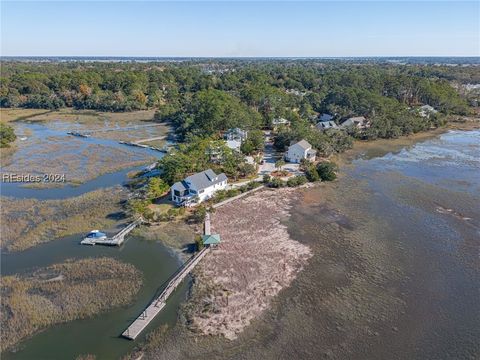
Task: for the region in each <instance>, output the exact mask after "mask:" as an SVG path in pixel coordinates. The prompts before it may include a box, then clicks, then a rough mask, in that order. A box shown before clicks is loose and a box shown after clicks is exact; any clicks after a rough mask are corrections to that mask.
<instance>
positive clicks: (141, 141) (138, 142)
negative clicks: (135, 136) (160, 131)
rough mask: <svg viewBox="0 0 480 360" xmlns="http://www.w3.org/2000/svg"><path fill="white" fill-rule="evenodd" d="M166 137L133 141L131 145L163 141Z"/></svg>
mask: <svg viewBox="0 0 480 360" xmlns="http://www.w3.org/2000/svg"><path fill="white" fill-rule="evenodd" d="M166 137H167V135H163V136H157V137H151V138H148V139H140V140H135V141H133V143H135V144H141V143H146V142H149V141H155V140H163V139H165V138H166Z"/></svg>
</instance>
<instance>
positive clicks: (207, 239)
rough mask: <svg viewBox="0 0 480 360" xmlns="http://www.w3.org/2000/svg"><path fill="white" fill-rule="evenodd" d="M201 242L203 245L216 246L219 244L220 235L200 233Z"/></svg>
mask: <svg viewBox="0 0 480 360" xmlns="http://www.w3.org/2000/svg"><path fill="white" fill-rule="evenodd" d="M202 243H203V245H205V246H207V245H208V246H218V244H220V235H219V234H213V235H202Z"/></svg>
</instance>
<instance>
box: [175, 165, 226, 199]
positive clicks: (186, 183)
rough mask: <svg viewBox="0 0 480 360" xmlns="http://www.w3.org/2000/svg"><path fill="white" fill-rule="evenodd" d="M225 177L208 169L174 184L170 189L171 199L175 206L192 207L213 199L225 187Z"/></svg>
mask: <svg viewBox="0 0 480 360" xmlns="http://www.w3.org/2000/svg"><path fill="white" fill-rule="evenodd" d="M227 182H228V179H227V176H226V175H225V174H224V173H221V174H219V175H217V174H215V172H214V171H213V170H212V169H208V170H205V171H202V172H199V173H196V174H193V175H190V176H188V177H186V178H185V179H183V180H182V181H179V182H176V183H175V184H173V186H172V187H171V189H170V194H171V199H172V201H173V202H174V203H175V204H177V205H183V206H193V205H196V204H199V203H201V202H202V201H205V200H207V199H210V198H211V197H213V195H214V194H215V193H216V192H217V191H218V190H223V189H225V188H226V187H227Z"/></svg>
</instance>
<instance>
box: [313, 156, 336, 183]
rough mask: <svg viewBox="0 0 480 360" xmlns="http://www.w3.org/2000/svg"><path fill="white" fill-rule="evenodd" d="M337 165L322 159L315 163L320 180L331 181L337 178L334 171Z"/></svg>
mask: <svg viewBox="0 0 480 360" xmlns="http://www.w3.org/2000/svg"><path fill="white" fill-rule="evenodd" d="M336 170H337V165H336V164H335V163H334V162H327V161H323V162H320V163H318V165H317V173H318V175H319V176H320V178H321V179H322V181H333V180H335V179H336V178H337V175H336V174H335V171H336Z"/></svg>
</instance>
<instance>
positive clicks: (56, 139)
mask: <svg viewBox="0 0 480 360" xmlns="http://www.w3.org/2000/svg"><path fill="white" fill-rule="evenodd" d="M13 124H14V126H15V132H16V133H17V134H28V138H27V140H25V141H19V148H18V150H17V151H16V152H15V154H14V155H13V158H12V163H11V164H10V165H8V166H7V167H4V168H2V173H19V174H22V173H26V172H28V173H31V174H32V175H37V173H36V172H35V171H32V172H31V171H25V169H22V165H21V164H22V163H23V159H25V158H28V159H35V160H36V162H37V163H39V164H42V163H48V161H52V159H55V157H63V156H72V157H76V158H80V159H81V161H80V162H81V166H82V167H85V166H88V158H87V157H85V156H84V157H83V158H82V155H81V154H82V152H83V151H86V150H88V147H89V146H91V145H94V144H96V145H102V146H105V147H106V148H105V151H111V152H114V151H115V150H121V151H127V152H128V154H130V156H131V159H130V160H133V161H142V160H144V161H147V160H148V159H150V158H151V157H155V158H157V159H160V158H162V157H163V156H164V154H163V153H161V152H158V151H154V150H150V149H144V148H138V147H131V146H126V145H123V144H119V143H118V141H115V140H109V139H99V138H95V137H90V138H80V137H72V136H70V135H67V132H68V131H72V130H77V128H78V126H79V125H78V124H74V123H73V124H72V123H68V122H62V121H53V122H47V123H39V122H35V123H27V122H15V123H13ZM107 125H108V124H107ZM81 130H82V128H79V129H78V131H81ZM19 136H21V135H19ZM72 140H75V141H76V142H78V141H80V143H81V146H80V147H79V146H78V144H76V146H73V147H72V146H69V144H70V142H71V141H72ZM58 144H60V145H61V146H62V150H61V152H59V151H55V152H53V153H51V152H48V151H45V150H42V149H47V147H48V146H49V145H58ZM99 166H100V165H99ZM142 168H143V167H129V168H126V169H122V170H119V171H115V172H111V173H107V174H103V175H100V176H98V177H96V178H94V179H92V180H89V181H86V182H84V183H82V184H80V185H72V184H68V182H67V183H66V184H59V185H61V186H59V187H55V188H49V189H38V188H37V189H35V188H29V187H26V186H25V184H23V183H6V182H2V183H0V193H1V195H2V196H10V197H15V198H35V199H40V200H51V199H65V198H68V197H73V196H79V195H82V194H84V193H87V192H90V191H93V190H97V189H101V188H106V187H111V186H114V185H118V184H122V183H123V182H124V181H125V180H126V179H127V178H126V175H127V174H128V173H129V172H130V171H134V170H140V169H142ZM101 170H102V169H101V166H100V171H101ZM74 171H78V169H68V168H67V169H65V170H64V173H66V176H67V181H68V176H69V173H71V172H74ZM44 172H45V173H48V169H45V170H43V172H42V173H41V174H39V175H42V174H43V173H44Z"/></svg>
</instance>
